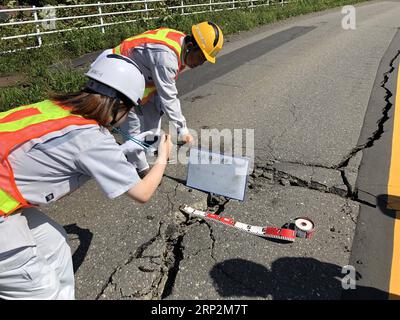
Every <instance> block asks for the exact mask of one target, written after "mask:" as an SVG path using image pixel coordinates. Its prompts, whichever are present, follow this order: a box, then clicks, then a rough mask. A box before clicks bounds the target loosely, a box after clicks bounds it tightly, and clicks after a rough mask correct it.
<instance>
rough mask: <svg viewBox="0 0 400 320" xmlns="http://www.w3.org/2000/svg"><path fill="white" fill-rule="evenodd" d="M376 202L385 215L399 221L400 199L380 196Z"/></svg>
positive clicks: (385, 195) (386, 195)
mask: <svg viewBox="0 0 400 320" xmlns="http://www.w3.org/2000/svg"><path fill="white" fill-rule="evenodd" d="M376 202H377V204H378V207H379V209H380V210H381V211H382V213H383V214H385V215H387V216H389V217H391V218H393V219H399V217H400V215H399V217H397V212H398V211H400V197H397V196H392V195H389V194H380V195H378V196H377V198H376Z"/></svg>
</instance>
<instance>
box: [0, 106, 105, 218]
mask: <svg viewBox="0 0 400 320" xmlns="http://www.w3.org/2000/svg"><path fill="white" fill-rule="evenodd" d="M86 124H97V122H96V121H94V120H90V119H85V118H83V117H81V116H79V115H74V114H72V113H71V112H70V108H68V107H65V106H62V105H58V104H56V103H55V102H52V101H50V100H45V101H42V102H38V103H35V104H31V105H27V106H22V107H19V108H15V109H12V110H9V111H5V112H0V216H7V215H9V214H11V213H13V212H14V211H16V210H18V209H19V208H25V207H32V206H33V205H32V204H29V203H28V202H27V201H26V200H25V199H24V197H23V196H22V195H21V193H20V192H19V190H18V188H17V185H16V183H15V178H14V173H13V170H12V167H11V165H10V163H9V161H8V155H9V154H10V152H11V151H12V150H13V149H15V148H16V147H18V146H19V145H21V144H23V143H25V142H27V141H29V140H32V139H35V138H39V137H42V136H44V135H45V134H48V133H50V132H54V131H58V130H61V129H63V128H65V127H67V126H70V125H86Z"/></svg>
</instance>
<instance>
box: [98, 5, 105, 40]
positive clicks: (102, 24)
mask: <svg viewBox="0 0 400 320" xmlns="http://www.w3.org/2000/svg"><path fill="white" fill-rule="evenodd" d="M97 4H98V5H99V6H98V8H99V14H102V13H103V12H102V10H101V6H100V4H101V2H100V1H99V2H97ZM100 27H101V32H102V33H105V30H104V20H103V16H100Z"/></svg>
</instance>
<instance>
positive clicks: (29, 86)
mask: <svg viewBox="0 0 400 320" xmlns="http://www.w3.org/2000/svg"><path fill="white" fill-rule="evenodd" d="M365 1H366V0H298V1H297V2H294V3H291V4H286V5H284V6H280V5H275V6H269V7H258V8H254V9H248V8H247V9H241V10H231V11H223V12H221V11H220V12H214V13H207V14H198V15H193V16H180V15H178V16H167V17H166V18H164V19H163V20H162V21H160V20H151V21H150V22H149V23H145V22H144V21H142V22H139V23H136V24H134V25H133V24H129V25H127V24H125V25H118V26H114V27H109V28H108V29H106V33H105V34H102V33H101V32H100V30H93V29H87V30H85V31H76V32H70V33H65V34H62V35H58V36H53V38H54V39H53V40H54V41H55V42H58V43H59V44H58V45H54V46H46V47H42V48H39V49H33V50H29V51H20V52H17V53H14V54H6V55H3V56H0V77H1V76H5V75H10V74H15V73H19V74H21V73H22V74H23V75H24V79H23V80H20V81H19V82H17V84H15V85H12V86H9V87H5V88H0V112H1V111H5V110H8V109H10V108H13V107H17V106H20V105H23V104H29V103H34V102H37V101H41V100H43V99H46V97H47V96H48V94H49V93H50V92H73V91H76V90H78V89H79V88H81V87H82V85H83V84H84V82H85V76H84V75H83V72H82V70H77V69H74V68H72V67H71V66H68V64H65V65H63V64H59V63H58V62H60V61H62V60H68V59H73V58H76V57H79V56H81V55H83V54H86V53H90V52H93V51H97V50H101V49H106V48H112V47H114V46H116V45H118V44H119V43H120V42H121V41H122V40H123V39H126V38H128V37H130V36H132V35H134V34H138V33H140V32H143V31H145V30H148V29H152V28H156V27H158V26H161V25H164V26H168V27H170V28H174V29H177V30H180V31H184V32H186V33H190V27H191V25H192V24H194V23H197V22H201V21H204V20H210V21H213V22H215V23H216V24H218V25H219V26H220V27H221V29H222V30H223V32H224V35H229V34H233V33H236V32H239V31H245V30H250V29H253V28H255V27H259V26H261V25H265V24H268V23H273V22H276V21H279V20H283V19H287V18H290V17H293V16H298V15H302V14H306V13H311V12H316V11H321V10H325V9H328V8H333V7H338V6H344V5H347V4H355V3H358V2H365ZM46 42H48V41H46ZM1 49H2V48H1V47H0V51H2V50H1ZM56 63H57V64H56ZM54 64H56V65H57V66H56V67H54Z"/></svg>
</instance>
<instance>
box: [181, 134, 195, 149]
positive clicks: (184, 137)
mask: <svg viewBox="0 0 400 320" xmlns="http://www.w3.org/2000/svg"><path fill="white" fill-rule="evenodd" d="M181 140H182V141H183V142H184V143H186V144H188V145H189V146H190V145H192V144H193V141H194V138H193V136H192V135H191V134H190V133H187V134H184V135H182V138H181Z"/></svg>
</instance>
